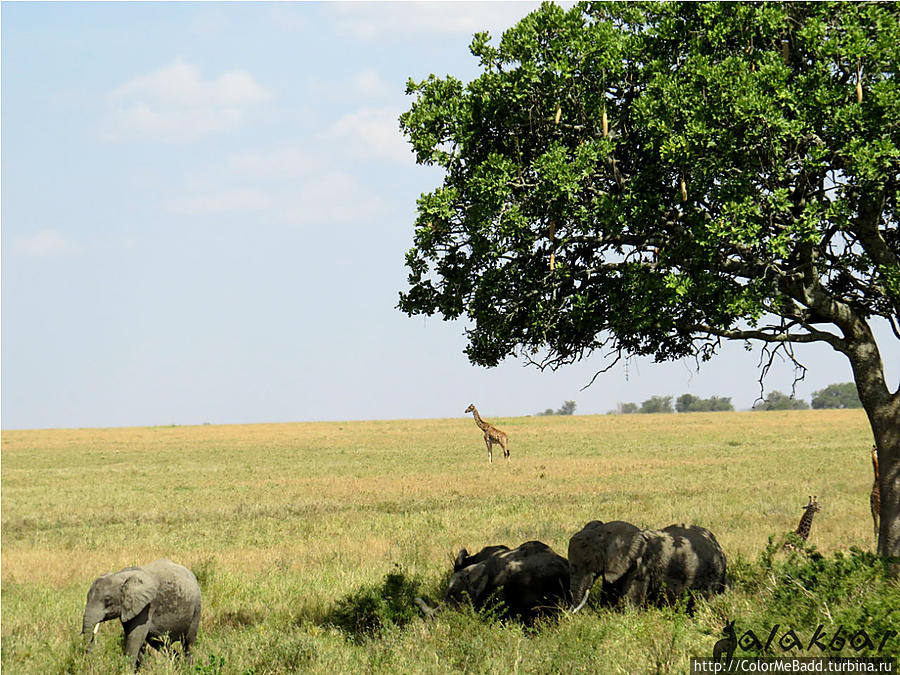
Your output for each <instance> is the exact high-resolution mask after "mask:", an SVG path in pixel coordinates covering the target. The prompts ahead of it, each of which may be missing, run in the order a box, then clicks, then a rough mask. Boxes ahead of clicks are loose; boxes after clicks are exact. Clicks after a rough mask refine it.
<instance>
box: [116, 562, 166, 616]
mask: <svg viewBox="0 0 900 675" xmlns="http://www.w3.org/2000/svg"><path fill="white" fill-rule="evenodd" d="M158 590H159V585H158V584H157V582H156V579H154V578H153V577H152V576H151V575H150V574H147V572H144V571H143V570H140V571H137V572H135V573H134V574H132V575H131V576H129V577H128V578H127V579H126V580H125V583H123V584H122V614H121V617H122V622H123V623H124V622H127V621H131V620H132V619H133V618H134V617H136V616H137V615H138V614H140V613H141V611H143V609H144V608H145V607H146V606H147V605H149V604H150V603H151V602H152V600H153V599H154V598H155V597H156V592H157V591H158Z"/></svg>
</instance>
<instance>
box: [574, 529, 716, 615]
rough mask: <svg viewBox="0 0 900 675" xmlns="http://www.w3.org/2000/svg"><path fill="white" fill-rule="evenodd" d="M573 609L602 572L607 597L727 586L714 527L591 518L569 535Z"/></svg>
mask: <svg viewBox="0 0 900 675" xmlns="http://www.w3.org/2000/svg"><path fill="white" fill-rule="evenodd" d="M569 566H570V570H571V575H572V578H571V583H572V595H573V599H572V611H573V612H577V611H578V610H580V609H581V608H582V607H584V605H585V603H586V602H587V598H588V593H589V592H590V590H591V586H593V584H594V581H595V580H596V579H597V578H598V577H600V578H602V582H601V583H602V584H603V586H602V592H603V598H604V600H605V601H607V602H610V603H615V602H618V601H619V600H621V599H622V598H624V599H626V600H628V601H630V602H632V603H634V604H637V605H642V604H644V603H646V602H656V603H659V602H669V603H671V602H674V601H675V600H677V599H678V598H679V597H680V596H681V595H682V594H683V593H684V592H685V591H695V592H699V593H700V594H701V595H703V596H705V597H709V596H710V595H712V594H713V593H719V592H721V591H722V590H724V589H725V586H726V583H727V582H726V577H725V554H724V553H723V552H722V547H721V546H719V542H717V541H716V538H715V537H714V536H713V534H712V532H710V531H709V530H707V529H705V528H702V527H697V526H696V525H692V526H690V527H685V526H684V525H670V526H669V527H666V528H664V529H662V530H641V529H638V528H637V527H635V526H634V525H632V524H631V523H626V522H624V521H621V520H619V521H614V522H611V523H603V522H601V521H599V520H595V521H593V522H590V523H588V524H587V525H585V526H584V528H583V529H582V530H581V531H580V532H578V533H577V534H575V535H574V536H573V537H572V538H571V539H570V540H569Z"/></svg>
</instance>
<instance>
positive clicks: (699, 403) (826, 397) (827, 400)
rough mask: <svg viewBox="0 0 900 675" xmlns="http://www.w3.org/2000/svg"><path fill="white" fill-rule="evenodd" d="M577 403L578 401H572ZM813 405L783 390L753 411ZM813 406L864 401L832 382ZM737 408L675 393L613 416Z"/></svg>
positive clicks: (724, 400)
mask: <svg viewBox="0 0 900 675" xmlns="http://www.w3.org/2000/svg"><path fill="white" fill-rule="evenodd" d="M571 403H573V405H574V402H571ZM809 407H810V404H809V403H807V402H806V401H804V400H803V399H799V398H794V397H793V396H789V395H787V394H784V393H782V392H780V391H773V392H771V393H769V394H768V395H767V396H766V397H765V398H764V399H763V400H761V401H758V402H757V403H756V404H754V406H753V410H808V409H809ZM812 407H813V408H816V409H821V408H861V407H862V403H860V401H859V396H858V395H857V393H856V385H854V384H853V383H852V382H844V383H841V384H830V385H828V386H827V387H825V388H824V389H821V390H819V391H815V392H813V395H812ZM729 410H734V406H733V405H732V404H731V397H728V396H712V397H710V398H700V397H699V396H694V395H693V394H682V395H681V396H679V397H678V398H677V399H676V400H675V405H674V407H673V405H672V397H671V396H651V397H650V398H649V399H647V400H646V401H644V402H643V403H641V404H640V406H639V405H638V404H637V403H619V404H618V405H617V406H616V409H615V410H610V411H609V413H608V414H610V415H631V414H635V413H674V412H679V413H687V412H722V411H729Z"/></svg>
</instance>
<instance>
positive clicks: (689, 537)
mask: <svg viewBox="0 0 900 675" xmlns="http://www.w3.org/2000/svg"><path fill="white" fill-rule="evenodd" d="M659 534H660V535H662V540H661V541H662V546H663V547H664V548H667V549H668V550H667V551H666V552H665V553H664V554H663V555H662V559H663V560H665V561H666V564H667V566H668V567H667V569H666V570H663V574H664V576H665V577H666V578H668V579H670V580H671V579H677V578H681V579H683V582H684V586H683V588H682V589H681V590H697V591H701V592H703V593H704V594H706V595H709V594H712V593H719V592H721V591H723V590H724V589H725V584H726V566H727V562H726V559H725V553H724V551H722V547H721V546H720V545H719V542H718V540H716V537H715V535H714V534H713V533H712V532H710V531H709V530H707V529H706V528H705V527H700V526H698V525H691V526H685V525H669V526H668V527H666V528H663V529H662V530H660V531H659Z"/></svg>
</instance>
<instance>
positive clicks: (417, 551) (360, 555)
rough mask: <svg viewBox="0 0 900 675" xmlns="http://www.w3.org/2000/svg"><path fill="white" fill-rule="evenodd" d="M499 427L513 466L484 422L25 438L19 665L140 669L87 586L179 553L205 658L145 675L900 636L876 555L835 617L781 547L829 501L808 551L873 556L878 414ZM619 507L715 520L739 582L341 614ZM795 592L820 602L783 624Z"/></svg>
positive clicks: (15, 559) (482, 667) (7, 642)
mask: <svg viewBox="0 0 900 675" xmlns="http://www.w3.org/2000/svg"><path fill="white" fill-rule="evenodd" d="M491 421H492V422H493V423H495V424H496V425H497V426H499V427H500V428H502V429H504V430H505V431H507V433H508V434H509V437H510V450H511V454H512V461H511V462H510V463H508V464H507V463H506V462H504V461H503V460H502V458H501V459H500V460H499V461H498V460H497V459H496V454H499V453H495V461H494V463H493V464H492V465H489V464H488V462H487V453H486V451H485V448H484V443H483V441H482V439H481V433H480V431H479V430H478V429H477V428H476V427H475V425H474V424H473V422H472V420H471V419H470V418H464V417H459V418H457V419H445V420H415V421H409V420H407V421H385V422H345V423H307V424H278V425H251V426H198V427H152V428H128V429H89V430H53V431H5V432H3V437H2V498H3V499H2V668H3V670H4V671H6V672H8V673H11V674H12V673H56V672H59V673H61V672H76V673H105V672H118V671H119V670H121V669H123V664H124V661H123V659H122V657H121V656H120V654H119V640H120V637H121V628H120V627H119V626H118V622H109V623H107V624H103V626H102V627H101V631H100V635H99V637H98V639H99V641H100V645H99V647H98V648H97V649H95V650H94V651H93V652H92V653H91V654H90V655H88V656H84V655H83V654H82V643H81V641H80V639H79V636H78V631H79V629H80V621H81V612H82V609H83V605H84V598H85V594H86V592H87V589H88V587H89V586H90V584H91V582H92V581H93V579H94V578H95V577H96V576H98V575H99V574H100V573H102V572H105V571H115V570H118V569H121V568H122V567H125V566H128V565H132V564H141V563H143V562H148V561H150V560H153V559H156V558H160V557H168V558H171V559H173V560H175V561H177V562H181V563H182V564H184V565H186V566H188V567H190V568H191V569H193V570H194V572H195V573H196V574H197V576H198V578H199V579H200V581H201V585H202V587H203V592H204V613H203V620H202V622H201V626H200V637H199V640H198V644H197V647H196V649H195V660H194V663H193V665H187V664H184V663H183V662H181V661H180V660H177V659H173V658H171V657H167V655H166V654H157V653H151V654H150V655H149V656H148V657H147V658H146V659H145V664H144V668H143V669H142V672H146V673H184V672H190V673H194V672H196V673H245V674H248V675H249V674H250V673H252V674H254V675H258V674H260V673H287V672H315V673H338V672H347V673H349V672H433V673H441V672H448V671H463V672H548V673H550V672H600V673H605V672H621V673H633V672H684V671H685V670H686V669H687V667H688V659H689V657H690V656H705V655H710V654H711V652H712V646H713V644H714V643H715V642H716V640H717V639H719V638H720V637H721V629H722V626H723V625H724V623H725V621H726V620H727V619H729V618H731V619H736V620H737V625H738V631H739V632H738V634H739V635H740V633H741V631H742V630H743V629H744V628H747V627H753V629H754V630H759V631H762V630H764V629H765V632H766V633H767V632H768V628H769V626H771V625H774V624H776V623H779V622H781V623H782V625H787V624H788V623H789V622H791V621H793V622H794V624H793V625H792V627H793V628H794V629H795V630H796V631H797V632H798V633H800V634H802V635H804V636H806V639H807V641H808V639H809V637H810V636H811V635H812V633H813V631H814V630H815V628H816V626H817V625H818V624H824V625H825V626H826V629H827V627H828V626H833V625H834V624H835V622H836V621H837V620H838V619H839V616H843V615H841V614H840V612H841V611H846V612H850V614H849V615H853V616H856V617H857V618H856V619H854V620H857V621H858V622H860V625H863V626H868V628H867V630H869V631H870V632H873V633H874V632H877V631H879V630H880V631H882V632H883V631H884V630H885V627H886V626H887V627H888V628H890V627H893V628H894V629H896V630H900V614H898V610H897V609H896V608H897V607H900V590H898V587H897V585H896V584H895V583H890V582H887V581H884V580H883V579H882V577H881V576H879V574H878V572H877V571H872V570H873V569H875V568H872V569H863V568H864V567H865V565H862V566H860V565H856V563H853V564H851V563H850V562H848V560H847V559H844V563H846V564H845V567H847V569H846V570H844V572H841V574H843V575H844V576H845V577H846V578H848V579H849V578H854V579H855V578H856V577H854V576H853V575H862V576H859V577H858V579H857V580H858V581H859V583H858V585H859V586H860V595H859V597H856V596H855V595H854V593H852V592H850V593H849V595H848V593H847V592H845V591H841V592H840V593H841V594H842V595H840V597H841V598H843V599H839V600H833V599H832V603H834V602H837V604H838V607H835V606H834V604H829V603H828V601H827V600H818V599H817V598H816V597H815V596H816V592H814V591H811V590H810V588H809V584H810V583H814V582H809V583H807V584H806V586H804V583H806V582H803V579H805V578H806V577H804V574H813V577H812V578H813V579H814V578H816V575H817V574H818V575H819V576H821V573H820V572H821V570H820V571H819V572H816V571H815V570H813V571H812V572H810V569H811V568H810V569H807V568H803V567H802V565H803V564H804V563H803V561H802V560H801V561H800V562H797V563H796V564H795V566H794V567H790V565H789V564H788V563H787V562H781V559H782V558H784V557H785V556H784V555H783V554H778V556H776V562H775V563H772V565H774V567H772V565H768V563H766V562H765V561H764V560H762V558H761V557H760V556H761V554H762V553H763V551H764V550H765V548H766V545H767V542H768V539H769V536H770V535H776V537H782V536H783V535H784V533H785V532H787V531H789V530H793V528H794V527H796V525H797V522H798V520H799V518H800V515H801V510H802V507H803V506H804V505H805V504H806V501H807V496H808V495H811V494H815V495H818V499H819V502H820V504H821V505H822V507H823V510H822V512H821V513H819V514H818V515H817V516H816V519H815V522H814V524H813V527H812V533H811V535H810V539H809V541H810V544H812V545H813V546H814V547H815V548H816V549H818V551H820V552H821V553H823V554H824V555H825V558H824V560H826V561H830V560H835V559H836V560H838V561H840V560H841V557H840V555H838V556H837V557H836V558H835V552H838V551H848V550H849V549H850V548H851V547H858V548H860V549H863V550H865V551H870V550H871V549H872V548H873V535H872V522H871V518H870V515H869V504H868V495H869V489H870V487H871V483H872V474H871V465H870V460H869V449H870V447H871V433H870V431H869V429H868V425H867V422H866V419H865V416H864V414H863V413H862V412H861V411H798V412H784V413H781V412H766V413H708V414H705V413H693V414H682V415H659V416H656V415H627V416H571V417H528V418H511V419H491ZM598 518H599V519H601V520H615V519H623V520H628V521H631V522H633V523H635V524H637V525H640V526H646V527H663V526H665V525H668V524H671V523H675V522H685V523H695V524H699V525H703V526H705V527H708V528H709V529H711V530H712V531H713V532H714V533H715V534H716V536H717V537H718V539H719V541H720V543H721V544H722V547H723V548H724V550H725V552H726V555H727V556H728V559H729V565H730V566H731V568H732V570H733V576H734V577H735V580H736V583H735V588H734V589H733V590H732V591H731V592H729V593H726V594H725V595H723V596H720V597H718V598H716V599H714V600H713V601H712V602H710V603H701V604H700V606H699V608H698V610H697V612H696V613H695V614H694V616H693V617H688V616H686V615H684V614H679V613H677V612H674V611H672V610H635V609H627V610H617V611H614V610H607V609H598V608H596V607H594V608H591V609H590V610H589V611H586V612H582V613H580V614H578V615H575V616H563V617H561V618H560V619H559V620H557V621H554V622H551V623H548V624H547V625H542V626H540V627H539V628H538V629H536V630H528V629H524V628H523V627H521V626H519V625H517V624H515V623H509V622H502V621H498V620H496V619H492V618H491V617H484V616H478V615H476V614H473V613H472V612H471V611H468V612H466V611H459V612H447V613H444V614H443V615H440V616H439V617H438V618H437V619H435V620H428V621H426V620H424V619H420V618H414V619H412V620H410V621H408V622H402V624H401V623H395V624H392V623H388V624H386V625H385V626H384V627H382V628H381V629H380V630H378V631H376V632H375V633H374V634H373V635H369V636H359V635H353V634H348V633H347V632H346V631H344V630H342V629H340V628H338V627H336V626H335V625H333V623H334V622H333V621H330V619H329V617H330V616H331V613H332V612H333V610H334V608H335V604H336V603H338V601H340V600H341V599H346V598H348V597H351V596H353V594H354V593H356V592H358V591H359V590H360V589H361V588H370V589H372V588H375V587H377V586H378V585H379V584H380V583H381V582H382V580H383V579H384V578H385V575H387V574H389V573H395V574H402V575H403V576H404V578H406V579H408V580H410V581H411V582H414V583H415V584H418V587H419V589H420V592H422V593H423V594H425V595H426V596H428V597H430V598H431V599H432V600H436V599H437V598H438V596H439V594H440V587H441V584H442V583H443V581H444V580H445V579H446V576H447V571H448V570H449V568H450V566H451V564H452V558H453V556H454V555H455V553H456V551H457V550H458V549H459V548H461V547H467V548H468V549H469V550H470V551H475V550H478V549H480V548H481V547H482V546H484V545H487V544H496V543H505V544H507V545H510V546H515V545H518V544H519V543H522V542H523V541H526V540H530V539H540V540H542V541H544V542H546V543H547V544H549V545H550V546H552V547H553V548H554V549H555V550H556V551H557V552H559V553H561V554H563V555H565V553H566V549H567V545H568V539H569V537H570V536H571V535H572V534H574V533H575V532H576V531H577V530H579V529H580V528H581V527H582V526H583V525H584V523H586V522H587V521H589V520H593V519H598ZM763 558H764V556H763ZM844 563H841V564H844ZM817 564H819V563H817ZM821 564H824V563H821ZM767 565H768V566H767ZM786 565H787V567H786ZM798 565H799V567H798ZM807 567H809V566H808V565H807ZM870 567H871V566H870ZM875 567H877V565H876V566H875ZM841 569H843V568H841ZM804 570H805V571H804ZM798 579H799V581H798ZM795 586H796V588H795ZM785 588H790V589H794V590H793V591H788V594H789V593H790V592H796V594H797V604H798V606H799V605H803V606H804V607H805V609H803V611H802V612H801V611H800V610H798V611H797V613H793V614H791V615H790V616H781V615H778V614H773V612H774V611H775V610H774V609H773V608H781V609H779V610H778V611H786V610H784V607H786V606H787V604H784V603H788V604H789V603H790V598H789V597H788V598H787V599H785V598H784V597H782V596H783V595H784V592H785V590H784V589H785ZM873 594H874V595H873ZM843 596H847V597H843ZM882 601H883V603H885V604H884V606H883V607H882V605H881V603H882ZM779 602H781V603H782V604H778V603H779ZM872 607H875V608H876V609H875V610H873V609H872ZM854 612H855V614H853V613H854ZM870 614H872V615H873V617H874V618H871V619H870V618H868V617H869V615H870ZM849 615H848V616H849ZM762 622H769V623H768V624H766V625H762ZM797 622H801V623H800V624H798V623H797ZM866 622H868V623H866ZM801 624H802V625H801ZM898 645H900V639H893V640H889V641H888V643H887V644H886V647H885V648H884V649H882V652H883V653H891V654H895V653H897V651H898ZM776 653H777V654H780V653H781V652H776ZM853 653H854V654H855V652H853ZM811 655H818V652H812V654H811ZM845 655H849V654H847V653H846V652H845Z"/></svg>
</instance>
